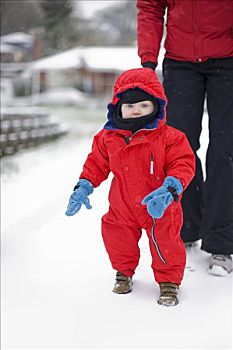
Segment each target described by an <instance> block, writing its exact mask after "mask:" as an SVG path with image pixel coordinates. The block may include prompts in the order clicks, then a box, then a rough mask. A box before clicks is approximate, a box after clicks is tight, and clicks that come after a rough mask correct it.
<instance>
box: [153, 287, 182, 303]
mask: <svg viewBox="0 0 233 350" xmlns="http://www.w3.org/2000/svg"><path fill="white" fill-rule="evenodd" d="M159 286H160V296H159V300H158V303H159V304H160V305H164V306H175V305H177V304H178V302H179V301H178V292H179V286H178V285H177V284H175V283H171V282H163V283H160V285H159Z"/></svg>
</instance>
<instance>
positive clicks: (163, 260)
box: [151, 218, 166, 264]
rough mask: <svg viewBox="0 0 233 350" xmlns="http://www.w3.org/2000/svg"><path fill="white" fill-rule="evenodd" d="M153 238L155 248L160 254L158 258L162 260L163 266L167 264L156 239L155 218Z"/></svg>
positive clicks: (152, 229) (152, 231)
mask: <svg viewBox="0 0 233 350" xmlns="http://www.w3.org/2000/svg"><path fill="white" fill-rule="evenodd" d="M151 238H152V241H153V243H154V246H155V249H156V251H157V253H158V256H159V258H160V260H161V261H162V263H163V264H166V260H165V259H164V257H163V256H162V253H161V251H160V248H159V245H158V243H157V241H156V239H155V219H154V218H153V226H152V228H151Z"/></svg>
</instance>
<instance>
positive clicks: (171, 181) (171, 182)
mask: <svg viewBox="0 0 233 350" xmlns="http://www.w3.org/2000/svg"><path fill="white" fill-rule="evenodd" d="M163 185H165V186H171V187H174V188H175V190H176V192H177V194H178V195H180V194H181V193H182V192H183V186H182V183H181V181H180V180H179V179H177V178H176V177H173V176H167V177H166V178H165V180H164V183H163Z"/></svg>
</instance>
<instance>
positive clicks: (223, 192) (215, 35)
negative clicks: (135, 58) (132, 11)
mask: <svg viewBox="0 0 233 350" xmlns="http://www.w3.org/2000/svg"><path fill="white" fill-rule="evenodd" d="M137 8H138V52H139V56H140V57H141V63H142V66H143V67H149V68H151V69H153V70H154V69H155V68H156V66H157V58H158V54H159V50H160V44H161V40H162V37H163V29H164V18H165V13H166V14H167V17H166V18H167V19H166V22H167V23H166V28H167V30H166V38H165V49H166V53H165V58H164V61H163V79H164V80H163V84H164V88H165V92H166V95H167V98H168V108H167V123H168V124H169V125H171V126H174V127H175V128H178V129H180V130H181V131H183V132H184V133H185V134H186V135H187V137H188V139H189V142H190V144H191V146H192V148H193V150H194V152H195V154H196V176H195V178H194V179H193V181H192V182H191V184H190V185H189V187H188V189H187V191H186V192H185V194H184V196H183V199H182V206H183V212H184V223H183V227H182V232H181V235H182V238H183V241H184V242H185V243H186V245H188V244H190V243H191V244H192V243H193V242H195V241H197V240H199V239H200V238H202V246H201V248H202V249H203V250H204V251H206V252H208V253H211V257H210V261H209V269H208V270H209V272H210V273H212V274H216V275H227V274H228V273H230V272H231V271H232V258H231V255H230V254H233V1H232V0H221V1H218V0H211V1H209V0H201V1H199V0H196V1H194V0H186V1H183V0H137ZM205 100H206V107H207V111H208V116H209V145H208V150H207V156H206V179H205V181H203V172H202V166H201V161H200V159H199V157H198V155H197V153H196V152H197V151H198V149H199V148H200V141H199V140H200V134H201V130H202V117H203V111H204V102H205Z"/></svg>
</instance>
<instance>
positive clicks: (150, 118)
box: [66, 68, 195, 306]
mask: <svg viewBox="0 0 233 350" xmlns="http://www.w3.org/2000/svg"><path fill="white" fill-rule="evenodd" d="M166 104H167V99H166V96H165V94H164V90H163V87H162V85H161V83H160V82H159V80H158V78H157V76H156V74H155V73H154V72H153V71H152V70H151V69H149V68H138V69H131V70H128V71H126V72H124V73H123V74H121V75H120V77H119V78H118V79H117V81H116V83H115V86H114V93H113V99H112V102H111V103H110V104H109V105H108V121H107V123H106V124H105V125H104V127H103V129H102V130H101V131H100V132H98V133H97V135H95V137H94V140H93V146H92V151H91V153H90V154H89V155H88V157H87V159H86V161H85V163H84V166H83V171H82V173H81V175H80V179H79V181H78V183H77V185H76V186H75V188H74V192H73V194H72V195H71V197H70V201H69V205H68V208H67V211H66V215H68V216H70V215H74V214H75V213H77V212H78V211H79V209H80V207H81V205H82V204H84V205H85V206H86V207H87V208H88V209H89V208H91V206H90V202H89V198H88V196H89V195H90V194H91V193H92V192H93V189H94V188H95V187H97V186H99V185H100V184H101V183H102V181H104V180H106V179H107V177H108V175H109V173H110V172H112V173H113V175H114V177H113V180H112V183H111V188H110V193H109V204H110V205H109V211H108V212H107V213H106V214H105V215H104V216H103V218H102V235H103V240H104V244H105V247H106V250H107V253H108V255H109V258H110V261H111V264H112V267H113V269H115V270H116V271H117V274H116V283H115V285H114V289H113V291H114V292H115V293H118V294H124V293H128V292H130V291H131V290H132V276H133V274H134V272H135V269H136V267H137V265H138V262H139V258H140V251H139V246H138V241H139V239H140V237H141V234H142V229H145V230H146V232H147V235H148V238H149V246H150V251H151V255H152V269H153V272H154V277H155V280H156V281H157V282H158V283H159V285H160V297H159V299H158V302H159V304H163V305H166V306H171V305H176V304H177V303H178V297H177V295H178V288H179V285H180V283H181V280H182V278H183V273H184V268H185V261H186V253H185V248H184V244H183V242H182V240H181V238H180V229H181V226H182V209H181V204H180V199H181V195H182V192H183V191H184V190H185V189H186V187H187V186H188V184H189V183H190V181H191V180H192V178H193V176H194V171H195V158H194V154H193V152H192V150H191V147H190V145H189V143H188V141H187V139H186V136H185V135H184V134H183V133H182V132H180V131H178V130H176V129H174V128H172V127H170V126H167V125H166V123H165V122H166Z"/></svg>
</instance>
